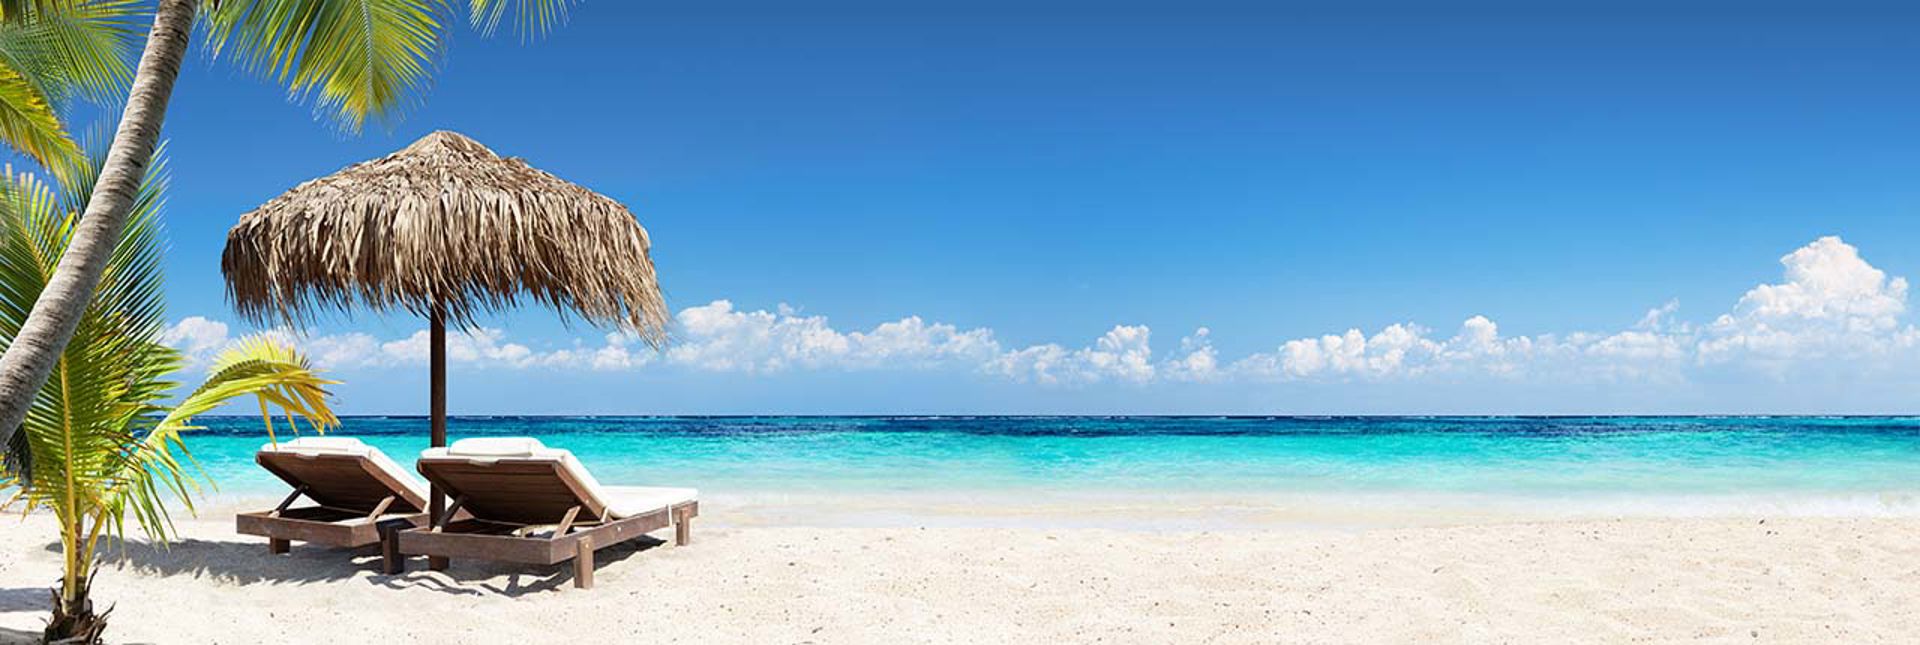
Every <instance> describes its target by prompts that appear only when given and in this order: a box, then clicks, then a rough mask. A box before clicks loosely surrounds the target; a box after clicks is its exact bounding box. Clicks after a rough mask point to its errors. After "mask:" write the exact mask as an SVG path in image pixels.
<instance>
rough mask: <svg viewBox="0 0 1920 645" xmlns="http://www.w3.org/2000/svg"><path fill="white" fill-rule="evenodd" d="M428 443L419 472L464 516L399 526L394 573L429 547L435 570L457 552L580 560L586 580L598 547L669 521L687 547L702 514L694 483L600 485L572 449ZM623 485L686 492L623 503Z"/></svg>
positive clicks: (529, 560)
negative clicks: (476, 449)
mask: <svg viewBox="0 0 1920 645" xmlns="http://www.w3.org/2000/svg"><path fill="white" fill-rule="evenodd" d="M532 445H534V446H538V445H539V444H538V442H533V444H532ZM455 446H456V448H457V447H458V446H459V444H457V443H456V444H455ZM541 450H544V448H542V449H541ZM428 452H429V454H426V455H422V457H421V459H420V463H419V468H420V474H422V475H425V476H426V478H427V480H428V481H430V482H432V483H433V485H435V486H438V487H439V488H440V489H441V490H443V491H446V492H447V494H448V495H450V496H451V497H452V498H453V502H452V504H451V505H450V506H448V508H447V514H448V516H449V517H453V514H454V513H455V512H456V511H464V512H465V514H466V517H465V518H458V517H456V518H455V519H454V520H453V521H450V522H443V523H436V524H434V525H433V526H431V527H429V528H414V529H406V530H402V531H400V532H399V533H398V536H397V537H398V539H396V540H395V541H394V544H395V546H396V547H397V548H396V550H394V551H389V552H388V557H387V561H386V570H387V572H388V573H390V574H391V573H399V572H400V571H401V569H402V567H403V566H404V565H403V562H402V558H403V557H404V556H405V555H427V556H431V559H430V562H432V564H433V567H434V568H436V569H439V568H444V567H445V564H446V561H447V559H451V558H471V559H476V560H488V561H498V562H518V563H524V564H544V565H552V564H559V563H561V562H565V561H567V560H572V561H573V576H574V577H573V586H574V587H577V588H581V589H587V588H591V587H593V568H594V563H593V553H594V551H595V550H598V549H604V548H606V547H609V546H613V545H615V544H619V543H621V542H625V541H627V540H632V539H635V538H638V537H640V536H643V535H646V534H647V533H649V532H652V531H657V530H660V529H663V528H667V527H669V526H671V527H673V529H674V536H673V537H674V544H676V545H679V546H685V545H686V544H688V543H689V542H690V541H691V535H690V526H689V525H690V523H691V521H692V520H693V518H694V517H696V516H698V515H699V514H700V504H699V502H698V501H697V500H695V499H694V498H693V491H691V490H688V489H627V488H617V487H601V486H599V484H598V483H597V482H594V481H593V479H592V476H591V475H588V474H586V473H585V471H584V469H580V468H579V466H578V462H573V461H572V456H571V455H570V454H567V455H566V457H565V458H564V459H562V458H559V457H557V456H554V455H552V454H548V455H538V456H521V457H471V456H464V455H460V454H442V455H439V456H434V455H433V454H432V453H433V452H434V451H428ZM547 452H550V453H558V454H566V452H565V451H547ZM569 462H571V463H569ZM625 491H642V492H644V491H675V492H681V493H684V494H673V493H668V494H666V495H665V496H660V497H656V499H660V500H664V501H663V502H662V503H661V504H659V505H658V506H642V507H639V508H637V509H636V508H625V509H623V508H620V506H621V504H620V503H619V501H618V500H619V499H620V496H621V494H622V493H623V492H625Z"/></svg>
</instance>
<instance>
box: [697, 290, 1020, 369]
mask: <svg viewBox="0 0 1920 645" xmlns="http://www.w3.org/2000/svg"><path fill="white" fill-rule="evenodd" d="M675 321H676V322H678V323H679V329H678V331H679V333H680V336H681V337H680V338H679V340H678V342H676V343H674V345H673V346H672V347H670V348H668V349H667V352H666V357H667V360H668V361H670V362H672V363H675V364H679V365H685V366H688V367H692V368H695V369H702V370H708V371H717V372H749V373H762V372H779V371H784V370H788V369H795V368H807V369H823V368H843V369H870V368H878V367H907V368H931V367H940V366H948V365H978V364H979V363H980V362H981V361H983V360H987V359H988V358H990V357H992V356H994V355H995V354H997V353H999V351H1000V344H999V343H998V342H996V341H995V340H994V339H993V332H992V331H990V330H986V329H971V330H966V331H961V330H960V329H959V328H958V327H955V326H953V325H948V324H941V323H928V322H926V321H925V320H922V319H921V318H920V317H919V316H909V317H907V318H902V319H900V320H896V321H893V322H888V323H883V324H881V325H879V326H876V327H874V328H873V329H871V330H868V331H864V332H860V331H854V332H841V331H839V330H836V329H834V328H833V326H832V325H829V324H828V323H827V319H826V317H825V316H803V315H800V314H798V313H796V312H795V311H794V310H793V309H792V308H791V307H787V306H784V305H782V306H781V307H780V308H779V309H778V310H777V311H771V312H770V311H765V310H759V311H738V310H735V309H734V308H733V303H732V302H729V301H726V300H716V301H713V302H711V303H708V304H705V305H701V306H698V307H689V308H687V309H683V310H681V311H680V314H679V315H678V316H676V317H675Z"/></svg>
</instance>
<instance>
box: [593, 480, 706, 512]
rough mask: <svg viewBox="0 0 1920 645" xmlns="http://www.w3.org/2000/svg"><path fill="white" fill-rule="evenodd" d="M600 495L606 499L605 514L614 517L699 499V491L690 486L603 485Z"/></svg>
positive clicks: (650, 510)
mask: <svg viewBox="0 0 1920 645" xmlns="http://www.w3.org/2000/svg"><path fill="white" fill-rule="evenodd" d="M600 495H601V497H602V498H603V499H605V500H607V514H608V515H611V516H613V517H614V518H616V519H618V518H627V517H633V516H635V515H646V514H648V513H652V512H654V511H657V510H660V509H663V508H673V507H674V506H675V505H677V504H685V503H687V502H691V501H694V500H696V499H699V497H700V491H697V490H694V489H691V488H656V487H652V486H603V487H601V488H600Z"/></svg>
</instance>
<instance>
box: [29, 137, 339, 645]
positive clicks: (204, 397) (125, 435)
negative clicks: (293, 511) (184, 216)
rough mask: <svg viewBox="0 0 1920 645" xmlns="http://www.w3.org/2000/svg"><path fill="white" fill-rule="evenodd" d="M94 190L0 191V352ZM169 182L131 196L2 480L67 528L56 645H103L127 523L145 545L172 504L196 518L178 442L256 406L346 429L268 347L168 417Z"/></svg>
mask: <svg viewBox="0 0 1920 645" xmlns="http://www.w3.org/2000/svg"><path fill="white" fill-rule="evenodd" d="M92 179H93V174H92V173H91V172H86V171H82V172H79V173H77V174H76V176H75V179H74V181H73V182H71V184H70V185H71V186H73V188H71V189H68V190H65V191H61V190H57V189H55V188H54V187H53V186H52V185H50V184H48V183H46V182H43V181H41V180H39V179H37V178H35V177H34V176H32V175H26V174H23V175H14V176H8V177H6V178H4V180H0V343H6V342H9V341H10V340H11V339H12V338H13V335H14V334H15V333H16V332H17V331H18V330H19V329H20V326H21V325H22V324H23V323H24V322H25V320H26V318H27V317H28V315H29V311H30V310H31V307H32V306H33V302H34V301H35V299H36V298H37V297H38V296H39V293H40V291H41V290H42V289H44V288H45V287H46V285H47V283H48V281H49V277H50V276H51V275H53V273H54V269H55V265H56V264H57V263H58V262H59V251H60V249H61V248H63V247H64V246H65V245H66V244H67V240H68V239H69V238H71V237H72V236H73V234H74V228H75V226H76V222H75V220H74V217H73V216H74V214H75V212H76V211H77V210H78V207H79V204H80V202H81V200H83V199H85V197H86V195H87V194H88V192H87V190H86V189H87V188H90V187H91V182H92ZM161 184H162V178H161V177H160V175H159V173H157V172H156V173H150V174H149V175H148V178H147V179H146V180H145V181H144V182H143V183H142V184H141V185H140V186H139V188H138V190H137V191H136V192H135V193H134V195H133V200H132V203H133V208H132V212H131V213H130V215H129V217H128V225H127V227H126V228H125V229H124V231H123V232H122V234H121V235H120V237H119V239H118V240H116V243H115V245H114V248H113V252H112V253H111V254H110V256H109V258H108V262H107V263H106V266H105V270H104V271H103V272H102V274H103V275H102V278H101V280H100V282H99V284H98V286H97V287H96V288H95V290H94V293H93V297H92V298H91V300H92V304H91V305H90V306H88V307H87V309H86V311H85V312H84V313H83V314H82V315H81V317H80V321H79V324H78V325H76V326H75V332H74V337H73V342H71V343H69V344H68V345H67V346H66V348H65V349H64V350H63V351H62V352H61V353H60V355H59V357H58V360H57V361H55V363H54V369H53V378H52V379H51V380H50V381H49V382H48V384H47V385H46V386H45V387H43V388H41V389H40V390H39V391H38V392H37V393H36V394H35V396H34V397H33V398H32V405H31V407H30V410H29V412H28V414H27V418H26V423H25V424H24V426H23V427H22V429H21V432H20V433H19V434H17V435H15V440H14V441H11V442H10V443H9V444H8V450H7V459H6V467H5V468H4V469H3V470H0V472H3V473H4V474H0V491H4V490H5V489H7V488H9V487H11V488H14V489H16V490H15V491H14V492H13V495H12V496H11V497H10V498H9V499H8V500H7V502H6V503H5V504H0V507H8V508H13V507H20V508H24V509H25V510H29V511H31V510H33V509H36V508H42V509H45V510H48V511H51V512H52V515H53V516H54V518H55V519H56V520H57V521H58V523H59V527H60V550H61V553H62V555H63V557H64V559H65V560H64V561H65V569H64V573H63V577H62V579H61V580H60V588H59V589H58V590H56V591H55V592H54V593H53V601H54V602H53V613H52V618H51V619H50V620H49V621H48V623H47V627H46V632H45V637H46V640H47V641H48V642H81V643H93V642H98V640H99V638H100V634H101V632H102V630H104V629H105V627H106V612H100V613H95V612H94V611H93V605H92V601H91V599H90V597H89V593H88V591H89V589H90V587H91V586H92V581H93V574H94V568H93V567H94V560H95V557H94V556H95V552H96V551H97V550H98V548H99V547H100V546H101V539H102V538H123V537H124V535H125V526H126V524H127V519H128V516H131V519H132V520H133V523H134V524H136V525H138V526H139V527H140V528H141V529H143V530H144V532H145V533H146V534H147V535H148V536H150V537H152V538H153V539H156V540H165V539H167V537H168V536H169V534H170V533H171V526H170V523H169V520H168V517H167V510H166V506H165V504H164V499H163V498H164V497H167V496H173V497H177V498H178V499H180V500H182V501H183V502H184V503H186V504H187V506H188V508H191V507H192V500H191V498H190V497H189V493H190V492H192V491H194V490H195V489H196V488H197V485H196V484H195V483H194V482H195V479H196V477H195V476H196V474H197V473H195V472H190V471H189V467H188V466H185V465H183V463H188V464H190V463H191V460H190V459H185V458H186V446H185V444H183V443H182V441H181V433H182V432H183V431H186V430H189V429H191V428H192V426H191V425H190V423H191V420H192V418H193V417H194V416H195V415H198V414H201V413H205V412H207V411H209V410H212V409H213V408H215V407H217V406H219V405H221V404H223V403H225V402H228V401H230V400H232V399H234V398H236V397H243V396H246V395H253V396H254V397H255V398H257V399H258V400H259V403H260V408H261V410H262V411H263V412H264V411H266V410H269V409H270V408H269V405H272V406H277V407H279V408H281V409H282V410H283V411H284V412H285V414H286V416H287V419H288V423H289V424H291V423H293V419H295V418H296V417H297V418H302V419H305V420H306V421H307V422H308V425H309V427H311V428H313V429H316V430H321V429H325V428H327V427H331V426H332V425H334V424H335V423H337V420H336V419H335V418H334V416H333V413H332V412H331V411H330V410H329V409H328V407H327V402H326V396H327V393H326V390H325V389H324V388H325V385H326V384H328V383H329V381H326V380H323V379H322V378H321V377H320V376H319V375H317V374H316V373H315V372H314V371H313V370H312V369H311V368H309V367H308V366H307V362H306V360H305V359H304V358H302V357H301V356H300V355H299V354H297V353H295V352H294V351H293V350H291V349H288V348H286V347H283V346H281V345H278V344H276V343H274V342H272V341H269V340H267V339H264V338H254V339H250V340H248V341H245V342H242V343H239V344H237V345H236V346H235V347H233V348H232V349H229V350H227V351H225V352H223V353H222V354H220V355H219V356H218V357H217V358H216V359H215V360H214V361H213V365H212V368H211V371H210V375H209V376H208V377H207V380H206V382H205V383H202V384H201V385H200V386H199V387H197V388H195V389H194V390H193V391H192V392H190V393H188V394H186V396H185V398H184V399H182V400H181V401H180V402H179V403H178V404H177V405H174V406H172V407H168V406H166V405H164V401H165V399H166V397H167V396H168V395H169V392H170V391H171V390H172V389H173V386H174V384H173V383H170V382H168V381H167V378H168V376H169V375H171V374H173V373H174V372H176V371H178V370H179V369H180V368H181V367H182V362H181V357H180V356H179V354H178V353H177V352H175V351H174V350H173V349H171V348H169V347H167V346H165V345H163V344H161V343H160V342H159V338H160V333H161V329H162V325H163V324H164V321H163V320H162V318H161V316H162V307H161V303H162V298H161V295H160V242H159V238H158V233H159V222H158V211H159V207H160V191H161ZM268 426H269V431H271V426H272V422H271V421H269V422H268ZM183 460H184V461H183Z"/></svg>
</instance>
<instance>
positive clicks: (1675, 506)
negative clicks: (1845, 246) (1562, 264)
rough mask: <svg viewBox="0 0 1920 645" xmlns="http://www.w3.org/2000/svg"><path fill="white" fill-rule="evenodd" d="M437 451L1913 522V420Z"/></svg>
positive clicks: (755, 501) (921, 509) (386, 425)
mask: <svg viewBox="0 0 1920 645" xmlns="http://www.w3.org/2000/svg"><path fill="white" fill-rule="evenodd" d="M201 423H202V424H203V425H205V426H207V428H206V429H205V430H201V431H196V432H194V433H192V435H191V436H190V438H189V446H190V447H191V449H192V450H193V454H194V456H195V457H196V458H197V459H198V460H199V461H200V463H201V464H202V465H203V466H204V467H205V469H206V471H207V473H208V474H209V475H210V476H211V477H212V478H213V479H214V480H215V481H217V482H218V484H219V488H220V490H221V491H222V492H224V493H228V494H238V495H250V494H272V493H274V492H275V491H278V490H281V489H282V486H281V484H279V483H278V482H277V481H275V480H273V479H272V477H271V476H270V475H267V474H266V473H264V472H262V471H260V470H259V469H258V468H257V467H255V466H254V465H253V463H252V453H253V451H254V450H256V449H257V448H258V447H259V446H260V444H262V443H263V442H264V441H265V433H264V431H263V430H262V428H261V425H260V420H259V419H258V418H257V417H254V418H244V417H228V418H203V419H202V420H201ZM281 432H282V434H283V435H284V434H285V432H286V430H285V427H284V426H282V428H281ZM336 433H337V434H340V435H345V436H355V437H360V438H361V439H363V440H365V441H368V442H369V443H372V444H373V445H376V446H378V447H380V448H381V449H382V450H384V451H386V452H387V453H388V454H390V455H394V456H395V457H396V458H397V459H400V460H402V461H403V462H404V461H406V458H407V457H408V456H410V455H414V454H417V453H418V451H419V450H421V449H423V448H425V447H426V445H427V440H426V434H427V421H426V419H424V418H391V417H357V418H349V419H346V420H345V424H344V427H343V428H341V429H339V430H338V431H336ZM449 434H450V436H452V437H453V438H455V439H459V438H462V437H475V436H502V435H531V436H534V437H538V438H540V440H541V441H543V442H545V443H546V444H548V445H550V446H554V447H561V448H567V449H569V450H572V451H573V452H574V453H575V454H577V455H579V457H580V458H581V459H582V460H584V461H585V462H586V463H587V464H588V465H589V466H590V467H591V468H593V470H594V472H595V473H596V475H597V476H598V477H599V478H600V479H601V480H602V481H606V482H620V483H635V484H657V485H674V486H692V487H698V488H700V489H701V490H702V491H703V498H704V499H707V500H718V501H721V502H725V503H727V504H728V505H731V506H734V507H737V508H743V509H755V512H756V513H758V515H759V516H760V517H762V518H763V519H767V520H768V521H789V520H794V519H796V518H807V517H820V516H821V513H820V512H819V511H820V509H823V508H830V509H832V510H831V514H832V515H834V516H835V517H836V518H837V519H836V520H835V521H836V522H839V523H846V522H853V523H869V522H871V523H882V524H897V523H901V518H902V517H912V518H914V520H915V521H922V522H924V521H928V520H932V521H936V522H937V521H939V519H940V518H941V517H948V518H963V519H965V520H967V521H965V522H963V523H981V522H979V521H978V520H979V519H980V518H983V517H996V518H1000V519H1001V520H1005V522H1011V523H1019V522H1020V521H1021V520H1020V518H1021V517H1028V516H1036V515H1040V516H1056V515H1075V516H1078V517H1081V518H1082V519H1086V520H1088V521H1090V522H1093V523H1099V521H1098V520H1099V518H1101V517H1106V516H1112V517H1125V518H1130V519H1129V520H1128V521H1133V519H1137V518H1138V517H1140V516H1143V515H1144V516H1154V517H1162V518H1171V519H1170V521H1181V520H1180V519H1179V518H1180V516H1181V515H1182V513H1188V512H1192V511H1190V510H1187V509H1191V508H1192V507H1196V506H1197V507H1203V508H1205V509H1206V511H1205V512H1203V513H1198V515H1200V516H1201V518H1200V519H1206V518H1211V519H1212V520H1218V519H1219V518H1221V517H1229V518H1232V517H1240V518H1241V519H1242V520H1245V521H1253V522H1265V521H1286V522H1304V523H1328V524H1344V523H1352V522H1354V521H1359V522H1362V523H1371V522H1372V521H1373V520H1371V519H1369V518H1376V517H1377V518H1386V517H1394V518H1400V519H1403V520H1404V519H1406V518H1409V517H1415V518H1417V517H1458V516H1463V515H1464V516H1471V515H1509V514H1519V515H1542V514H1544V515H1683V516H1685V515H1750V514H1771V513H1784V514H1802V515H1876V516H1884V515H1917V514H1920V501H1917V500H1916V498H1920V495H1916V493H1920V418H1910V417H1901V418H1888V417H1844V418H1830V417H1822V418H1810V417H1792V418H1785V417H1780V418H1754V417H1731V418H1706V417H1607V418H1561V417H1555V418H1519V417H1473V418H1405V417H1397V418H1380V417H1369V418H1291V417H1277V418H1190V417H1124V418H1097V417H936V418H922V417H913V418H908V417H462V418H455V419H452V420H451V421H450V423H449ZM849 500H852V501H849ZM1232 521H1236V522H1237V521H1238V520H1232ZM986 523H1003V522H1000V521H992V522H986Z"/></svg>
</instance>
